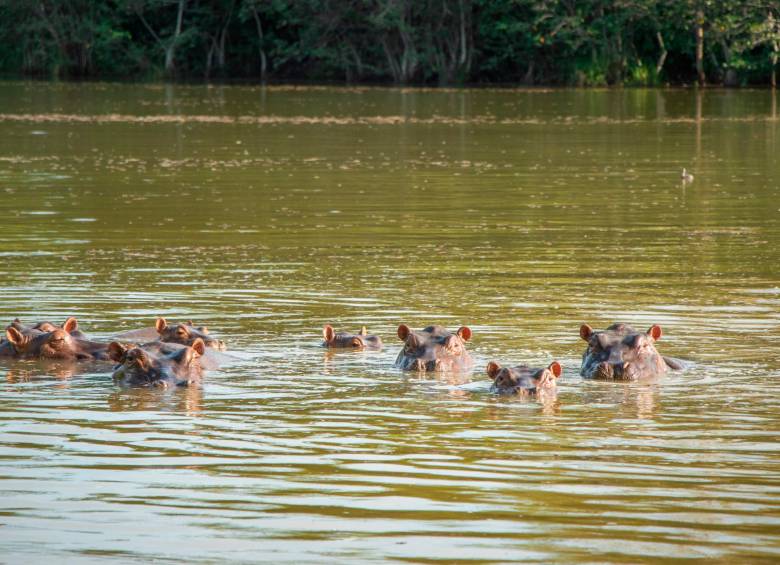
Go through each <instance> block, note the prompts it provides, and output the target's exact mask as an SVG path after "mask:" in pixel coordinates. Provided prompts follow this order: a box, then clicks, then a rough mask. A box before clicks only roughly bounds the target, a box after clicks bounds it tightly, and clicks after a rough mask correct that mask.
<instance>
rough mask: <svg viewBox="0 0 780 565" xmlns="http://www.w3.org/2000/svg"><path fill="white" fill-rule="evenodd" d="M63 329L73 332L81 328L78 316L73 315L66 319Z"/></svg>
mask: <svg viewBox="0 0 780 565" xmlns="http://www.w3.org/2000/svg"><path fill="white" fill-rule="evenodd" d="M62 329H63V330H65V331H66V332H68V333H73V332H75V331H76V330H77V329H79V322H78V320H77V319H76V318H74V317H73V316H71V317H70V318H68V319H67V320H65V323H64V324H62Z"/></svg>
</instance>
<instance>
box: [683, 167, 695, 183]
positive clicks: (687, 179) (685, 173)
mask: <svg viewBox="0 0 780 565" xmlns="http://www.w3.org/2000/svg"><path fill="white" fill-rule="evenodd" d="M680 178H681V179H682V181H683V182H693V175H692V174H691V173H689V172H688V171H686V170H685V169H684V168H683V172H682V173H681V174H680Z"/></svg>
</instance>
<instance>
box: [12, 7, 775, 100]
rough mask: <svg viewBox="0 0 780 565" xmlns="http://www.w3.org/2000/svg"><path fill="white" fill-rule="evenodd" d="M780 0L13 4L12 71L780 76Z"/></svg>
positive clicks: (639, 80)
mask: <svg viewBox="0 0 780 565" xmlns="http://www.w3.org/2000/svg"><path fill="white" fill-rule="evenodd" d="M778 57H780V0H0V73H2V74H3V75H5V76H22V75H24V76H39V77H59V78H111V79H117V78H131V79H159V78H172V79H211V80H214V79H249V80H254V81H346V82H395V83H414V84H462V83H516V84H565V85H612V84H625V85H655V84H665V83H673V84H677V83H694V82H699V83H701V84H726V85H742V84H772V85H774V84H775V82H776V68H777V63H778Z"/></svg>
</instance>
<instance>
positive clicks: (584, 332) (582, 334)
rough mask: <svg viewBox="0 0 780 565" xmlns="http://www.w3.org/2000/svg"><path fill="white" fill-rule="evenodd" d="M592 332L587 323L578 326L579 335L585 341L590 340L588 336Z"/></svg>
mask: <svg viewBox="0 0 780 565" xmlns="http://www.w3.org/2000/svg"><path fill="white" fill-rule="evenodd" d="M592 334H593V328H591V327H590V326H589V325H588V324H582V325H581V326H580V337H581V338H582V339H584V340H585V341H588V340H590V336H591V335H592Z"/></svg>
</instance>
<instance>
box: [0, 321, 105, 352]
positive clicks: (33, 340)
mask: <svg viewBox="0 0 780 565" xmlns="http://www.w3.org/2000/svg"><path fill="white" fill-rule="evenodd" d="M68 329H70V326H68V327H66V328H57V327H55V328H54V329H53V330H52V331H41V330H35V329H30V328H26V329H23V330H20V329H19V327H18V325H17V324H16V323H14V324H11V325H10V326H8V327H7V328H6V330H5V336H6V339H7V340H8V342H9V344H10V345H11V346H12V347H13V349H14V352H15V355H16V356H17V357H40V358H43V359H83V358H88V357H92V355H90V354H88V353H87V352H86V351H85V350H84V348H83V347H82V344H80V343H79V342H78V340H77V339H76V338H74V337H73V336H71V335H70V333H69V332H68Z"/></svg>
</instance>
